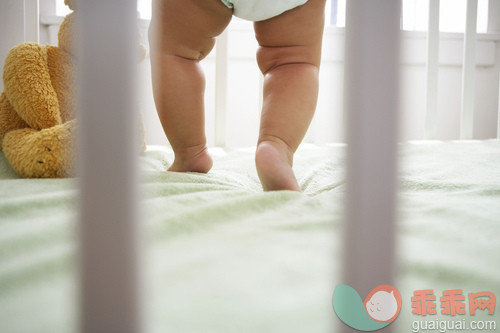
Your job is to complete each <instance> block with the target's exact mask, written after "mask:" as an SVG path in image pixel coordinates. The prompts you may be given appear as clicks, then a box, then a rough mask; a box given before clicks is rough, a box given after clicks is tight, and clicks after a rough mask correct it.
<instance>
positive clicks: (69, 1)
mask: <svg viewBox="0 0 500 333" xmlns="http://www.w3.org/2000/svg"><path fill="white" fill-rule="evenodd" d="M75 2H76V1H75V0H64V4H65V5H66V6H68V7H69V9H71V10H75V7H76V6H75Z"/></svg>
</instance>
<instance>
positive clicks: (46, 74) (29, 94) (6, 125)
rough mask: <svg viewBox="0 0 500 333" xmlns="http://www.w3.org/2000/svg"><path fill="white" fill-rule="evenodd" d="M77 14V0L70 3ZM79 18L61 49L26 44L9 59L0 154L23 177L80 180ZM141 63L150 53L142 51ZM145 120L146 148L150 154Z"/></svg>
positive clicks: (62, 37)
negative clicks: (75, 29)
mask: <svg viewBox="0 0 500 333" xmlns="http://www.w3.org/2000/svg"><path fill="white" fill-rule="evenodd" d="M64 2H65V4H66V5H67V6H68V7H69V8H70V9H71V10H75V0H65V1H64ZM74 15H75V13H74V12H72V13H70V14H68V15H67V16H66V17H65V18H64V20H63V22H62V23H61V26H60V28H59V32H58V46H57V47H55V46H51V45H44V46H42V45H39V44H35V43H22V44H19V45H17V46H15V47H13V48H12V49H11V50H10V52H9V54H8V55H7V58H6V59H5V64H4V72H3V81H4V90H3V92H2V93H1V95H0V150H2V151H3V153H4V155H5V157H6V159H7V160H8V162H9V163H10V165H11V166H12V168H13V169H14V171H16V173H17V174H19V175H20V176H21V177H25V178H64V177H71V176H74V174H75V163H74V162H75V136H76V135H75V131H76V128H77V126H76V120H75V108H76V78H75V72H76V68H75V65H76V63H75V58H74V54H73V47H72V41H73V38H72V37H73V25H74V20H75V17H74ZM140 52H141V53H142V57H143V58H144V57H145V48H144V46H142V45H140ZM138 117H139V119H140V121H139V123H140V135H141V140H140V141H141V143H140V147H138V150H139V152H143V151H144V149H145V143H144V129H143V125H142V119H141V118H140V115H139V113H138Z"/></svg>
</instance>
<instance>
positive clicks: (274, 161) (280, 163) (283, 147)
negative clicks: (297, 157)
mask: <svg viewBox="0 0 500 333" xmlns="http://www.w3.org/2000/svg"><path fill="white" fill-rule="evenodd" d="M292 164H293V150H292V149H291V148H290V147H289V146H288V145H287V144H286V143H285V142H283V141H280V140H269V141H268V140H265V141H261V142H259V144H258V146H257V151H256V153H255V166H256V167H257V173H258V175H259V178H260V181H261V183H262V188H263V189H264V191H276V190H291V191H299V192H300V186H299V184H298V183H297V179H296V178H295V175H294V173H293V170H292Z"/></svg>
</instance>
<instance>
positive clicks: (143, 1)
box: [56, 0, 151, 20]
mask: <svg viewBox="0 0 500 333" xmlns="http://www.w3.org/2000/svg"><path fill="white" fill-rule="evenodd" d="M70 12H71V10H70V9H69V8H68V6H66V5H65V4H64V0H56V15H58V16H66V15H67V14H69V13H70ZM137 14H138V17H139V18H142V19H146V20H150V19H151V0H137Z"/></svg>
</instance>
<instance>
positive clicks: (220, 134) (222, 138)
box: [215, 29, 229, 147]
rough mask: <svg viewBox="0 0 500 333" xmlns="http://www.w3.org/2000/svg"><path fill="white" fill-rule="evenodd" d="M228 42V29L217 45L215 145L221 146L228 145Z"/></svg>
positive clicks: (218, 39)
mask: <svg viewBox="0 0 500 333" xmlns="http://www.w3.org/2000/svg"><path fill="white" fill-rule="evenodd" d="M228 44H229V36H228V32H227V29H226V31H224V32H223V33H222V34H221V35H220V36H219V37H218V38H217V43H216V45H215V145H216V146H219V147H225V146H226V114H227V88H228V85H227V80H228V78H227V75H228V69H227V66H228V52H229V51H228Z"/></svg>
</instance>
